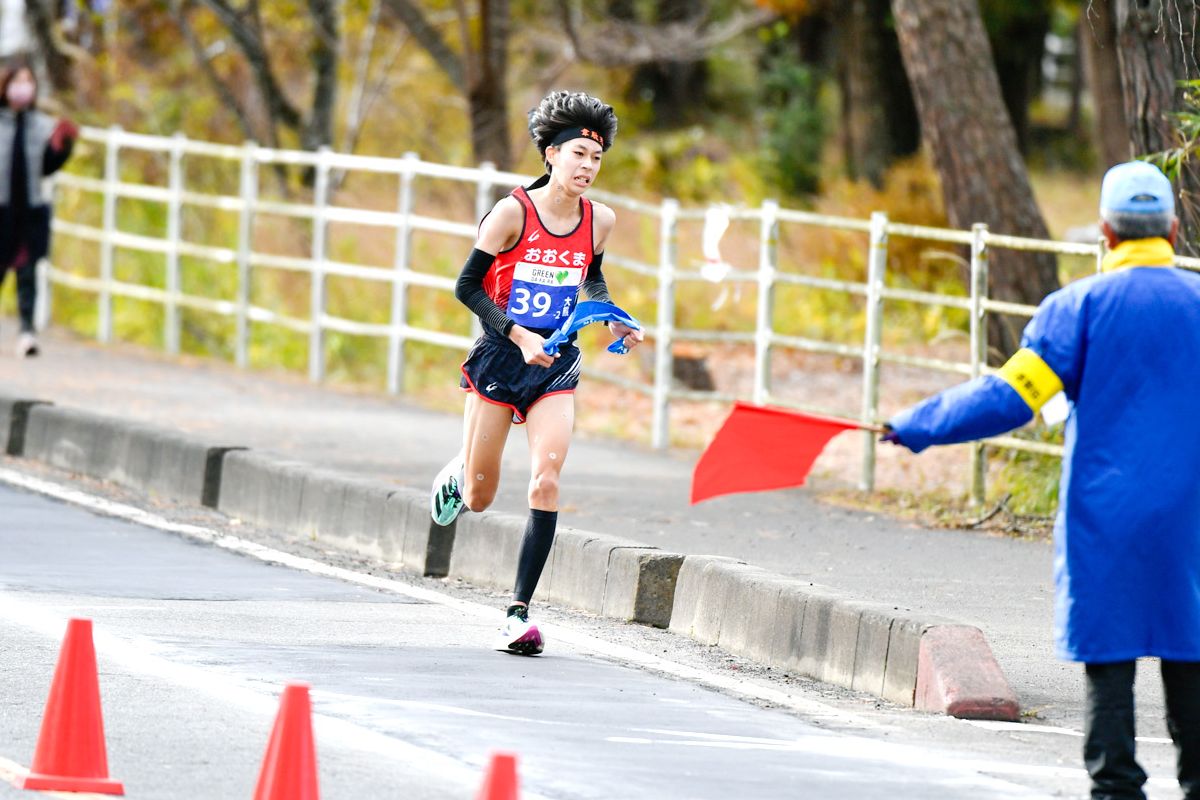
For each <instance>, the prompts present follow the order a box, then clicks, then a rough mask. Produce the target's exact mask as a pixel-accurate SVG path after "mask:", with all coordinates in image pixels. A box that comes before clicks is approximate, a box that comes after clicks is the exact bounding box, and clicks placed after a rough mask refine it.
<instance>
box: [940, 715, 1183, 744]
mask: <svg viewBox="0 0 1200 800" xmlns="http://www.w3.org/2000/svg"><path fill="white" fill-rule="evenodd" d="M963 721H964V722H967V723H969V724H971V725H974V726H975V727H977V728H986V729H987V730H992V731H1020V732H1021V733H1051V734H1057V735H1059V736H1077V737H1079V738H1081V739H1082V738H1083V731H1077V730H1073V729H1072V728H1060V727H1057V726H1054V725H1030V724H1028V723H1024V722H1001V721H1000V720H987V719H968V720H963ZM1137 741H1139V742H1141V743H1143V744H1172V745H1173V744H1175V743H1174V742H1172V741H1171V740H1170V739H1164V738H1162V737H1159V736H1138V737H1137Z"/></svg>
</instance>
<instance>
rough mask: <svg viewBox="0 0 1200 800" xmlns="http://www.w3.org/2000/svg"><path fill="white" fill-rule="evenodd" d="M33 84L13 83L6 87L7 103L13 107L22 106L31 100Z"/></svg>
mask: <svg viewBox="0 0 1200 800" xmlns="http://www.w3.org/2000/svg"><path fill="white" fill-rule="evenodd" d="M34 91H35V90H34V88H33V84H30V83H14V84H11V85H10V86H9V87H8V104H9V105H10V106H12V107H13V108H24V107H25V106H27V105H29V104H30V103H32V102H33V95H34Z"/></svg>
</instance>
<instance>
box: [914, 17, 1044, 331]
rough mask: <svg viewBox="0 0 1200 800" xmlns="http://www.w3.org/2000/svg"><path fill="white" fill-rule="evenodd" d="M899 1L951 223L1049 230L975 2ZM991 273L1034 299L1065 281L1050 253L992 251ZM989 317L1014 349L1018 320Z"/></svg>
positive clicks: (1005, 290)
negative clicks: (1059, 276) (1030, 180)
mask: <svg viewBox="0 0 1200 800" xmlns="http://www.w3.org/2000/svg"><path fill="white" fill-rule="evenodd" d="M892 9H893V12H894V14H895V17H896V32H897V34H898V35H899V37H900V51H901V53H902V54H903V56H904V64H905V68H906V70H907V72H908V79H909V82H910V83H911V84H912V89H913V96H914V97H915V98H916V102H917V111H918V112H919V113H920V116H921V133H922V135H923V137H924V138H925V141H926V142H927V143H928V144H929V148H930V150H931V152H932V154H933V162H934V166H935V167H936V169H937V171H938V175H939V176H940V178H941V183H942V195H943V197H944V198H945V203H946V212H947V215H948V216H949V218H950V222H951V224H952V225H954V226H955V227H956V228H968V227H970V226H971V224H972V223H975V222H985V223H987V224H988V226H989V228H990V230H992V231H995V232H997V233H1008V234H1016V235H1021V236H1032V237H1036V238H1048V236H1049V234H1048V232H1047V230H1046V224H1045V222H1044V221H1043V220H1042V215H1041V212H1040V211H1039V210H1038V207H1037V203H1036V201H1035V200H1034V197H1033V190H1032V189H1031V188H1030V185H1029V176H1028V174H1027V173H1026V171H1025V163H1024V162H1023V161H1022V160H1021V155H1020V152H1019V151H1018V150H1017V138H1016V134H1015V133H1014V131H1013V126H1012V122H1011V120H1010V119H1009V116H1008V112H1007V111H1006V110H1005V107H1004V103H1003V101H1002V100H1001V95H1000V84H999V81H998V80H997V78H996V69H995V66H994V63H993V61H992V53H991V48H990V47H989V46H988V41H987V35H986V33H985V32H984V29H983V22H982V20H981V18H980V15H979V8H978V6H977V5H976V3H975V0H892ZM990 276H991V286H990V295H991V296H992V297H994V298H997V299H1001V300H1010V301H1015V302H1021V303H1028V304H1031V305H1036V304H1037V303H1039V302H1041V300H1042V298H1043V297H1045V296H1046V294H1047V293H1049V292H1052V291H1054V290H1055V289H1057V288H1058V287H1059V283H1058V272H1057V260H1056V259H1055V258H1054V256H1052V255H1049V254H1040V253H1027V252H1020V251H1013V250H999V249H997V250H994V251H992V253H991V265H990ZM989 319H990V320H991V324H990V325H989V329H988V330H989V335H990V344H991V345H992V347H993V348H996V349H998V350H999V351H1001V353H1003V354H1008V353H1011V352H1013V351H1014V350H1015V349H1016V346H1017V344H1018V342H1019V329H1018V326H1017V325H1016V324H1013V323H1011V322H1010V321H1009V320H1007V319H1005V318H1002V317H1001V316H1000V315H998V314H993V315H991V316H990V317H989Z"/></svg>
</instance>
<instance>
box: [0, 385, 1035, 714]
mask: <svg viewBox="0 0 1200 800" xmlns="http://www.w3.org/2000/svg"><path fill="white" fill-rule="evenodd" d="M0 450H2V451H3V452H6V453H9V454H10V455H21V456H24V457H26V458H31V459H36V460H39V461H42V462H44V463H47V464H50V465H52V466H55V467H59V468H61V469H65V470H68V471H72V472H76V473H79V474H83V475H87V476H89V477H93V478H98V479H101V480H108V481H113V482H115V483H118V484H121V485H123V486H127V487H130V488H133V489H136V490H140V491H144V492H146V493H148V494H154V495H161V496H166V497H170V498H172V499H175V500H178V501H182V502H185V503H191V504H195V505H205V506H210V507H213V508H216V509H219V510H220V511H222V512H224V513H225V514H228V515H230V516H232V517H237V518H241V519H245V520H247V521H250V522H253V523H256V524H259V525H263V526H266V527H270V528H274V529H276V530H280V531H285V532H288V533H292V534H297V535H300V536H304V537H308V538H311V539H314V540H316V541H321V542H323V543H326V544H328V545H329V546H330V547H334V548H338V549H341V550H345V551H349V552H353V553H357V554H360V555H365V556H369V557H371V558H377V559H380V560H383V561H386V562H390V563H393V564H399V565H401V566H402V567H403V568H405V569H407V570H411V571H414V572H417V573H420V574H422V575H429V576H436V577H445V576H451V577H456V578H461V579H463V580H467V581H470V582H472V583H476V584H482V585H485V586H491V587H496V588H499V589H502V590H508V589H510V588H511V587H512V585H513V582H514V580H515V577H516V575H515V573H516V566H517V555H518V552H519V550H520V547H521V540H522V538H523V536H524V530H525V518H524V516H515V515H510V514H499V513H495V512H484V513H481V514H472V513H465V514H463V515H462V516H460V517H459V519H458V520H457V521H456V522H455V523H454V524H453V525H451V526H448V527H445V528H442V527H439V526H437V525H434V524H433V523H432V521H431V520H430V518H429V510H428V496H427V494H426V493H425V492H423V491H419V490H416V489H409V488H403V487H398V486H394V485H391V484H389V483H386V482H383V481H378V480H370V479H365V478H360V477H356V476H352V475H347V474H343V473H338V472H333V471H330V470H325V469H321V468H318V467H316V466H313V465H311V464H307V463H304V462H301V461H295V460H289V459H285V458H280V457H277V456H273V455H269V454H266V453H261V452H256V451H250V450H246V449H244V448H238V447H234V446H224V445H222V446H211V445H208V444H206V443H203V442H199V441H196V440H194V439H190V438H187V437H185V436H182V435H180V434H178V433H175V432H172V431H165V430H160V429H157V428H153V427H150V426H145V425H141V424H138V423H133V422H126V421H124V420H119V419H115V418H111V417H104V416H100V415H98V414H92V413H89V412H85V411H80V410H75V409H68V408H61V407H58V406H53V405H48V404H45V403H43V402H42V401H38V400H25V399H17V398H10V397H5V396H0ZM535 600H538V601H542V602H546V601H549V602H553V603H559V604H562V605H567V606H572V607H575V608H580V609H583V610H586V611H590V612H593V613H596V614H603V615H605V616H609V617H615V618H617V619H622V620H627V621H630V622H638V623H642V624H646V625H653V626H657V627H663V628H666V627H669V628H670V629H671V630H672V631H675V632H677V633H680V634H682V635H685V636H689V637H691V638H693V639H695V640H696V641H699V642H702V643H704V644H708V645H714V646H719V647H721V648H723V649H725V650H727V651H729V652H731V653H736V654H738V655H742V656H745V657H747V658H750V659H753V660H755V661H757V662H760V663H764V664H768V665H771V666H774V667H779V668H781V669H785V670H788V671H791V672H795V673H799V674H802V675H807V676H810V677H813V678H816V679H818V680H822V681H826V682H829V683H835V684H838V685H841V686H845V687H848V688H851V689H855V690H859V691H863V692H868V693H870V694H873V695H876V696H879V697H883V698H884V699H887V700H889V701H891V702H894V703H898V704H901V705H906V706H910V707H915V708H917V709H920V710H926V711H935V712H939V713H945V714H950V715H952V716H958V717H966V718H972V719H1001V720H1016V719H1019V716H1020V709H1019V705H1018V703H1017V699H1016V697H1015V695H1014V694H1013V692H1012V689H1011V688H1010V687H1009V685H1008V682H1007V681H1006V680H1005V678H1004V674H1003V672H1002V671H1001V670H1000V667H999V665H998V664H997V663H996V660H995V658H994V656H993V654H992V652H991V649H990V648H989V647H988V644H987V641H986V639H985V638H984V636H983V633H982V632H981V631H979V630H978V629H977V628H972V627H970V626H966V625H960V624H957V623H955V622H954V621H952V620H945V619H940V618H936V617H931V616H929V615H923V614H915V613H913V612H911V611H909V610H907V609H900V608H897V607H894V606H887V605H881V604H877V603H865V602H860V601H857V600H854V599H852V598H849V597H845V596H843V595H842V594H840V593H838V592H835V591H833V590H831V589H828V588H826V587H821V586H816V585H813V584H811V583H808V582H806V581H802V580H799V579H796V578H790V577H787V576H784V575H778V574H775V573H772V572H769V571H767V570H765V569H762V568H761V567H756V566H753V565H750V564H747V563H745V562H742V561H738V560H736V559H732V558H722V557H718V556H703V555H688V556H684V555H680V554H677V553H667V552H663V551H661V550H658V549H657V548H655V547H651V546H648V545H645V544H642V543H640V542H636V541H633V540H630V539H624V538H620V537H616V536H608V535H606V534H602V533H593V532H589V531H581V530H576V529H572V528H565V527H564V528H562V529H560V530H559V531H558V534H557V536H556V538H555V541H554V545H553V549H552V551H551V554H550V558H549V559H548V561H547V564H546V567H545V571H544V572H543V575H542V579H541V582H540V583H539V586H538V590H537V593H536V595H535Z"/></svg>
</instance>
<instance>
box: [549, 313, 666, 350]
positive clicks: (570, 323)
mask: <svg viewBox="0 0 1200 800" xmlns="http://www.w3.org/2000/svg"><path fill="white" fill-rule="evenodd" d="M593 322H622V323H624V324H625V325H628V326H629V327H630V328H633V329H634V330H635V331H640V330H641V329H642V326H641V323H639V322H638V321H637V320H636V319H634V318H633V317H631V316H630V315H629V314H627V313H625V312H624V311H623V310H621V309H620V308H618V307H617V306H615V305H613V304H612V303H602V302H600V301H599V300H584V301H583V302H582V303H579V304H578V305H576V306H575V310H574V311H572V312H571V316H569V317H567V318H566V320H564V321H563V324H562V325H560V326H559V327H558V329H557V330H555V331H554V333H552V334H550V338H548V339H547V340H546V341H545V343H544V344H543V345H542V349H543V350H545V351H546V354H547V355H554V354H555V353H557V352H558V348H559V346H560V345H561V344H562V343H563V342H565V341H567V339H568V338H569V337H570V336H571V334H573V333H575V332H576V331H578V330H579V329H580V328H583V327H586V326H588V325H591V324H592V323H593ZM608 352H610V353H616V354H617V355H624V354H625V353H628V352H629V348H628V347H626V345H625V338H624V337H621V338H620V339H617V340H616V341H615V342H613V343H612V344H610V345H609V346H608Z"/></svg>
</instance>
